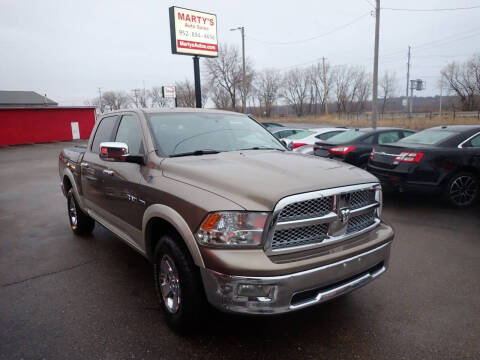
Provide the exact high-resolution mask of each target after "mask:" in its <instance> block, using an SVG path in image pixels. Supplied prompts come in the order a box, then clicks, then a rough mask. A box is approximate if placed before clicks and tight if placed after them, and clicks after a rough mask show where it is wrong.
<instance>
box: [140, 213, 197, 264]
mask: <svg viewBox="0 0 480 360" xmlns="http://www.w3.org/2000/svg"><path fill="white" fill-rule="evenodd" d="M153 218H160V219H163V220H165V221H167V222H168V223H169V224H171V225H172V226H173V227H174V228H175V229H176V230H177V232H178V233H179V234H180V236H181V237H182V238H183V241H185V245H187V248H188V250H189V251H190V255H191V256H192V258H193V261H194V262H195V264H196V265H197V266H199V267H201V268H204V267H205V264H204V262H203V258H202V255H201V254H200V249H199V248H198V244H197V242H196V240H195V237H194V235H193V234H192V232H191V230H190V227H189V226H188V224H187V223H186V221H185V220H184V219H183V217H182V216H181V215H180V214H179V213H178V212H177V211H175V210H174V209H172V208H171V207H169V206H166V205H161V204H153V205H150V206H149V207H148V208H147V210H145V213H144V215H143V221H142V233H143V234H144V235H143V236H146V233H147V231H146V230H147V224H148V222H149V221H150V220H151V219H153ZM144 241H145V244H147V239H146V238H144Z"/></svg>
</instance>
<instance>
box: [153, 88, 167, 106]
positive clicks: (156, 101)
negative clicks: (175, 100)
mask: <svg viewBox="0 0 480 360" xmlns="http://www.w3.org/2000/svg"><path fill="white" fill-rule="evenodd" d="M148 93H149V98H150V104H151V105H150V106H151V107H157V108H163V107H165V106H166V105H167V102H168V101H167V99H165V98H164V97H163V94H162V88H161V87H159V86H154V87H152V89H151V90H149V92H148Z"/></svg>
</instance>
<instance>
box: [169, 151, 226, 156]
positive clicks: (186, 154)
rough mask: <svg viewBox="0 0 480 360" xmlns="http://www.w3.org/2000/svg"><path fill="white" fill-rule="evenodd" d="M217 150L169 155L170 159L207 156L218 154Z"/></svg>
mask: <svg viewBox="0 0 480 360" xmlns="http://www.w3.org/2000/svg"><path fill="white" fill-rule="evenodd" d="M219 152H220V151H218V150H195V151H189V152H184V153H179V154H173V155H170V157H180V156H198V155H208V154H218V153H219Z"/></svg>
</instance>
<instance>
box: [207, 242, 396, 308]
mask: <svg viewBox="0 0 480 360" xmlns="http://www.w3.org/2000/svg"><path fill="white" fill-rule="evenodd" d="M390 246H391V242H388V243H385V244H383V245H381V246H379V247H376V248H374V249H372V250H369V251H366V252H364V253H360V254H358V255H356V256H353V257H350V258H347V259H343V260H341V261H338V262H335V263H331V264H327V265H324V266H320V267H317V268H313V269H309V270H305V271H301V272H296V273H293V274H288V275H282V276H267V277H253V276H233V275H225V274H221V273H218V272H215V271H213V270H209V269H201V274H202V279H203V283H204V287H205V292H206V295H207V299H208V301H209V302H210V303H211V304H212V305H213V306H215V307H216V308H218V309H220V310H222V311H227V312H236V313H244V314H280V313H285V312H290V311H295V310H298V309H302V308H305V307H308V306H311V305H314V304H318V303H321V302H324V301H327V300H330V299H333V298H335V297H338V296H340V295H343V294H346V293H348V292H350V291H352V290H354V289H357V288H359V287H361V286H363V285H366V284H367V283H369V282H370V281H372V280H374V279H376V278H377V277H378V276H380V275H381V274H382V273H384V272H385V271H386V269H387V267H388V260H389V257H390ZM240 285H242V286H244V285H253V286H255V287H257V288H262V287H264V288H269V289H271V291H270V293H269V294H268V296H242V295H239V294H238V292H239V286H240Z"/></svg>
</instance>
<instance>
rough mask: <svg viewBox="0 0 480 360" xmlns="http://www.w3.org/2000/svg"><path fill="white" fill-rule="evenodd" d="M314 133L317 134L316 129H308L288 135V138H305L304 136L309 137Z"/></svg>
mask: <svg viewBox="0 0 480 360" xmlns="http://www.w3.org/2000/svg"><path fill="white" fill-rule="evenodd" d="M313 134H315V132H314V131H308V130H305V131H299V132H297V133H296V134H293V135H290V136H288V137H287V139H291V140H298V139H304V138H306V137H309V136H310V135H313Z"/></svg>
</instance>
